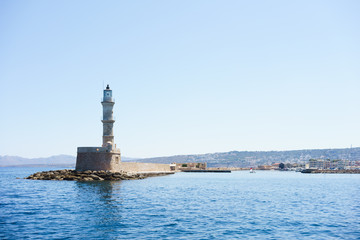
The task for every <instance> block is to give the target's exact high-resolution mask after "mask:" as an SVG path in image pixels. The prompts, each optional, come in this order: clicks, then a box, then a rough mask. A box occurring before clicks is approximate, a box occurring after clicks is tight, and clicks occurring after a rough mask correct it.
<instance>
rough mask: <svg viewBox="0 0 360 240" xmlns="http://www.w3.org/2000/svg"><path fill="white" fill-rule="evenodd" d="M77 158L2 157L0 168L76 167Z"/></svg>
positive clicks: (59, 156) (0, 157) (69, 156)
mask: <svg viewBox="0 0 360 240" xmlns="http://www.w3.org/2000/svg"><path fill="white" fill-rule="evenodd" d="M75 162H76V157H74V156H71V155H56V156H51V157H47V158H22V157H18V156H0V167H5V166H26V165H48V166H50V165H51V166H54V165H61V166H75Z"/></svg>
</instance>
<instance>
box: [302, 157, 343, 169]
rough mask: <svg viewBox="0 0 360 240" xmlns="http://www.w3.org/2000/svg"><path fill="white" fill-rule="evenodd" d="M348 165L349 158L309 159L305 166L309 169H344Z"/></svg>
mask: <svg viewBox="0 0 360 240" xmlns="http://www.w3.org/2000/svg"><path fill="white" fill-rule="evenodd" d="M348 166H349V160H340V159H336V160H330V159H310V160H309V163H308V165H306V167H307V168H310V169H345V168H347V167H348Z"/></svg>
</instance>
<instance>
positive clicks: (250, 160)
mask: <svg viewBox="0 0 360 240" xmlns="http://www.w3.org/2000/svg"><path fill="white" fill-rule="evenodd" d="M311 158H323V159H328V158H329V159H347V160H351V161H356V160H357V161H360V147H358V148H342V149H313V150H293V151H253V152H249V151H243V152H238V151H231V152H224V153H207V154H197V155H177V156H170V157H156V158H143V159H136V158H127V157H122V161H124V162H148V163H165V164H169V163H173V162H178V163H185V162H206V163H208V166H209V167H252V166H258V165H269V164H272V163H275V162H283V163H306V162H307V161H308V160H309V159H311ZM75 163H76V157H75V156H70V155H57V156H51V157H48V158H22V157H17V156H0V167H4V166H26V165H46V166H54V165H57V166H71V167H74V166H75Z"/></svg>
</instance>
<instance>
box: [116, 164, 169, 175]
mask: <svg viewBox="0 0 360 240" xmlns="http://www.w3.org/2000/svg"><path fill="white" fill-rule="evenodd" d="M119 165H120V169H121V170H123V171H125V172H136V173H141V172H170V171H171V170H170V165H169V164H160V163H137V162H121V163H120V164H119Z"/></svg>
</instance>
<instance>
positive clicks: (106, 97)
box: [103, 84, 113, 102]
mask: <svg viewBox="0 0 360 240" xmlns="http://www.w3.org/2000/svg"><path fill="white" fill-rule="evenodd" d="M103 101H104V102H112V101H113V99H112V90H111V89H110V87H109V84H108V85H107V86H106V89H104V98H103Z"/></svg>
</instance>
